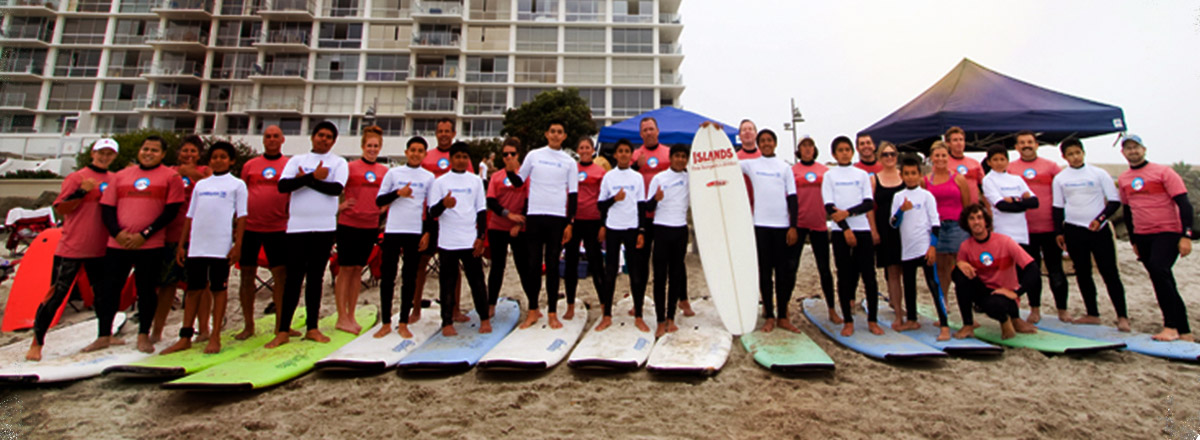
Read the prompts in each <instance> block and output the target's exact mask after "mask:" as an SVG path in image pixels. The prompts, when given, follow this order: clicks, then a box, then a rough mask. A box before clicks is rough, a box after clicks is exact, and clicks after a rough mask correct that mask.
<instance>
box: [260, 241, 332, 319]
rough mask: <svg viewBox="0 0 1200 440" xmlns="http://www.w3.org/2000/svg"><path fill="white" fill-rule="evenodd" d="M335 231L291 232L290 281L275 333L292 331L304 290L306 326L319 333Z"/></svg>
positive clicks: (284, 291) (284, 292)
mask: <svg viewBox="0 0 1200 440" xmlns="http://www.w3.org/2000/svg"><path fill="white" fill-rule="evenodd" d="M334 238H335V232H334V231H323V232H298V233H288V234H287V240H288V244H289V248H290V251H289V252H288V256H287V261H288V262H287V280H286V281H284V283H283V307H282V308H281V309H280V314H279V317H278V319H277V320H276V325H275V332H276V333H283V332H286V331H288V330H289V329H291V328H292V318H293V317H294V316H295V315H296V308H297V307H299V306H300V291H301V290H302V289H303V290H304V309H305V311H307V312H308V316H305V320H304V323H305V325H306V327H307V329H308V330H309V331H312V330H316V329H317V325H318V322H320V319H321V288H322V287H323V283H324V282H325V267H326V266H327V265H328V264H329V252H330V251H331V250H333V240H334Z"/></svg>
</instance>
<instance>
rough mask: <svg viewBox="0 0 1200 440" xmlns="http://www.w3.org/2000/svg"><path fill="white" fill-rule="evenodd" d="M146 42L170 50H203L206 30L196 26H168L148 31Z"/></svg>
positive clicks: (205, 41)
mask: <svg viewBox="0 0 1200 440" xmlns="http://www.w3.org/2000/svg"><path fill="white" fill-rule="evenodd" d="M168 26H169V25H168ZM146 44H149V45H151V46H154V47H158V48H162V49H163V50H170V51H187V52H203V51H204V49H205V48H206V47H207V46H208V30H207V29H202V28H198V27H168V28H167V29H166V30H156V31H153V32H148V33H147V34H146Z"/></svg>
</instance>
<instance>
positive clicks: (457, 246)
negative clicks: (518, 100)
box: [425, 142, 492, 336]
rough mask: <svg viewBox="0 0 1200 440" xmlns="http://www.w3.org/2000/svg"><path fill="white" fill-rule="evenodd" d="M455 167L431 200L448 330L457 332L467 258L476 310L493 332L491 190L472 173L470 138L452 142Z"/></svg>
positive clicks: (481, 326) (485, 327) (481, 325)
mask: <svg viewBox="0 0 1200 440" xmlns="http://www.w3.org/2000/svg"><path fill="white" fill-rule="evenodd" d="M450 166H451V171H450V172H449V173H446V174H443V175H442V177H439V178H437V180H435V181H434V182H433V188H432V189H431V190H429V194H428V198H427V200H426V202H425V203H427V204H429V205H430V206H429V216H428V217H427V221H429V222H433V221H435V220H436V221H437V228H438V234H437V235H438V238H437V240H438V242H437V247H438V262H439V263H440V266H439V267H440V268H439V269H438V278H439V279H440V280H441V281H440V283H439V284H440V286H439V287H440V288H439V291H440V301H441V303H442V336H456V335H458V332H457V331H456V330H454V309H455V307H453V306H451V304H454V303H455V299H454V296H455V293H454V290H455V286H456V285H457V284H458V268H459V264H460V263H461V264H462V270H463V275H464V276H465V277H466V279H467V286H469V287H470V288H471V299H472V300H473V301H474V302H475V313H477V314H478V315H479V333H491V332H492V324H491V316H490V314H489V313H488V292H487V286H486V285H485V284H484V282H483V259H482V258H481V257H483V237H484V234H486V233H487V194H485V193H484V191H483V181H482V180H480V179H479V176H477V175H475V174H473V173H468V172H467V168H468V167H470V166H471V154H470V148H469V147H467V144H466V143H465V142H455V143H454V145H451V146H450Z"/></svg>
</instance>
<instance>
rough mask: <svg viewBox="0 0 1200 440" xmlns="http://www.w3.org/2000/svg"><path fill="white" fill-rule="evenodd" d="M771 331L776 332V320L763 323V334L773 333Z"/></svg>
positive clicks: (772, 319)
mask: <svg viewBox="0 0 1200 440" xmlns="http://www.w3.org/2000/svg"><path fill="white" fill-rule="evenodd" d="M771 330H775V318H767V320H766V322H764V323H763V326H762V332H763V333H771Z"/></svg>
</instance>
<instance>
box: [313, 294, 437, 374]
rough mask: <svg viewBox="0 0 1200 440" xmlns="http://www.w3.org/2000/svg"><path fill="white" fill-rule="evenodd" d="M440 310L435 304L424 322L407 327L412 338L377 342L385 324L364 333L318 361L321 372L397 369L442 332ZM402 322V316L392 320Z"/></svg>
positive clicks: (392, 337)
mask: <svg viewBox="0 0 1200 440" xmlns="http://www.w3.org/2000/svg"><path fill="white" fill-rule="evenodd" d="M440 316H441V307H439V306H437V305H436V304H435V305H434V306H433V307H432V308H428V309H425V310H424V311H423V312H422V318H421V319H420V320H419V321H417V322H410V323H409V324H408V331H409V332H412V337H411V338H407V339H406V338H404V337H403V336H400V334H399V333H396V328H395V326H393V327H392V331H391V332H390V333H388V334H387V336H384V337H382V338H376V337H375V333H376V332H378V331H379V329H381V328H383V323H382V322H380V323H379V324H375V326H374V327H371V329H370V330H367V331H364V332H363V333H362V334H361V335H359V336H358V338H356V339H355V340H354V341H353V342H350V343H349V344H346V346H344V347H342V348H339V349H338V351H335V352H333V354H330V355H329V356H326V357H325V359H321V360H320V361H317V369H318V370H351V371H353V370H357V371H380V370H386V369H389V368H395V367H396V364H398V363H400V360H401V359H404V357H405V356H408V355H409V354H411V353H412V352H413V351H415V350H416V349H417V348H418V347H420V346H421V344H424V343H425V341H427V340H429V338H431V337H433V334H434V333H437V331H438V330H441V317H440ZM399 322H400V314H399V313H397V314H395V315H393V316H392V323H393V324H397V323H399Z"/></svg>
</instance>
